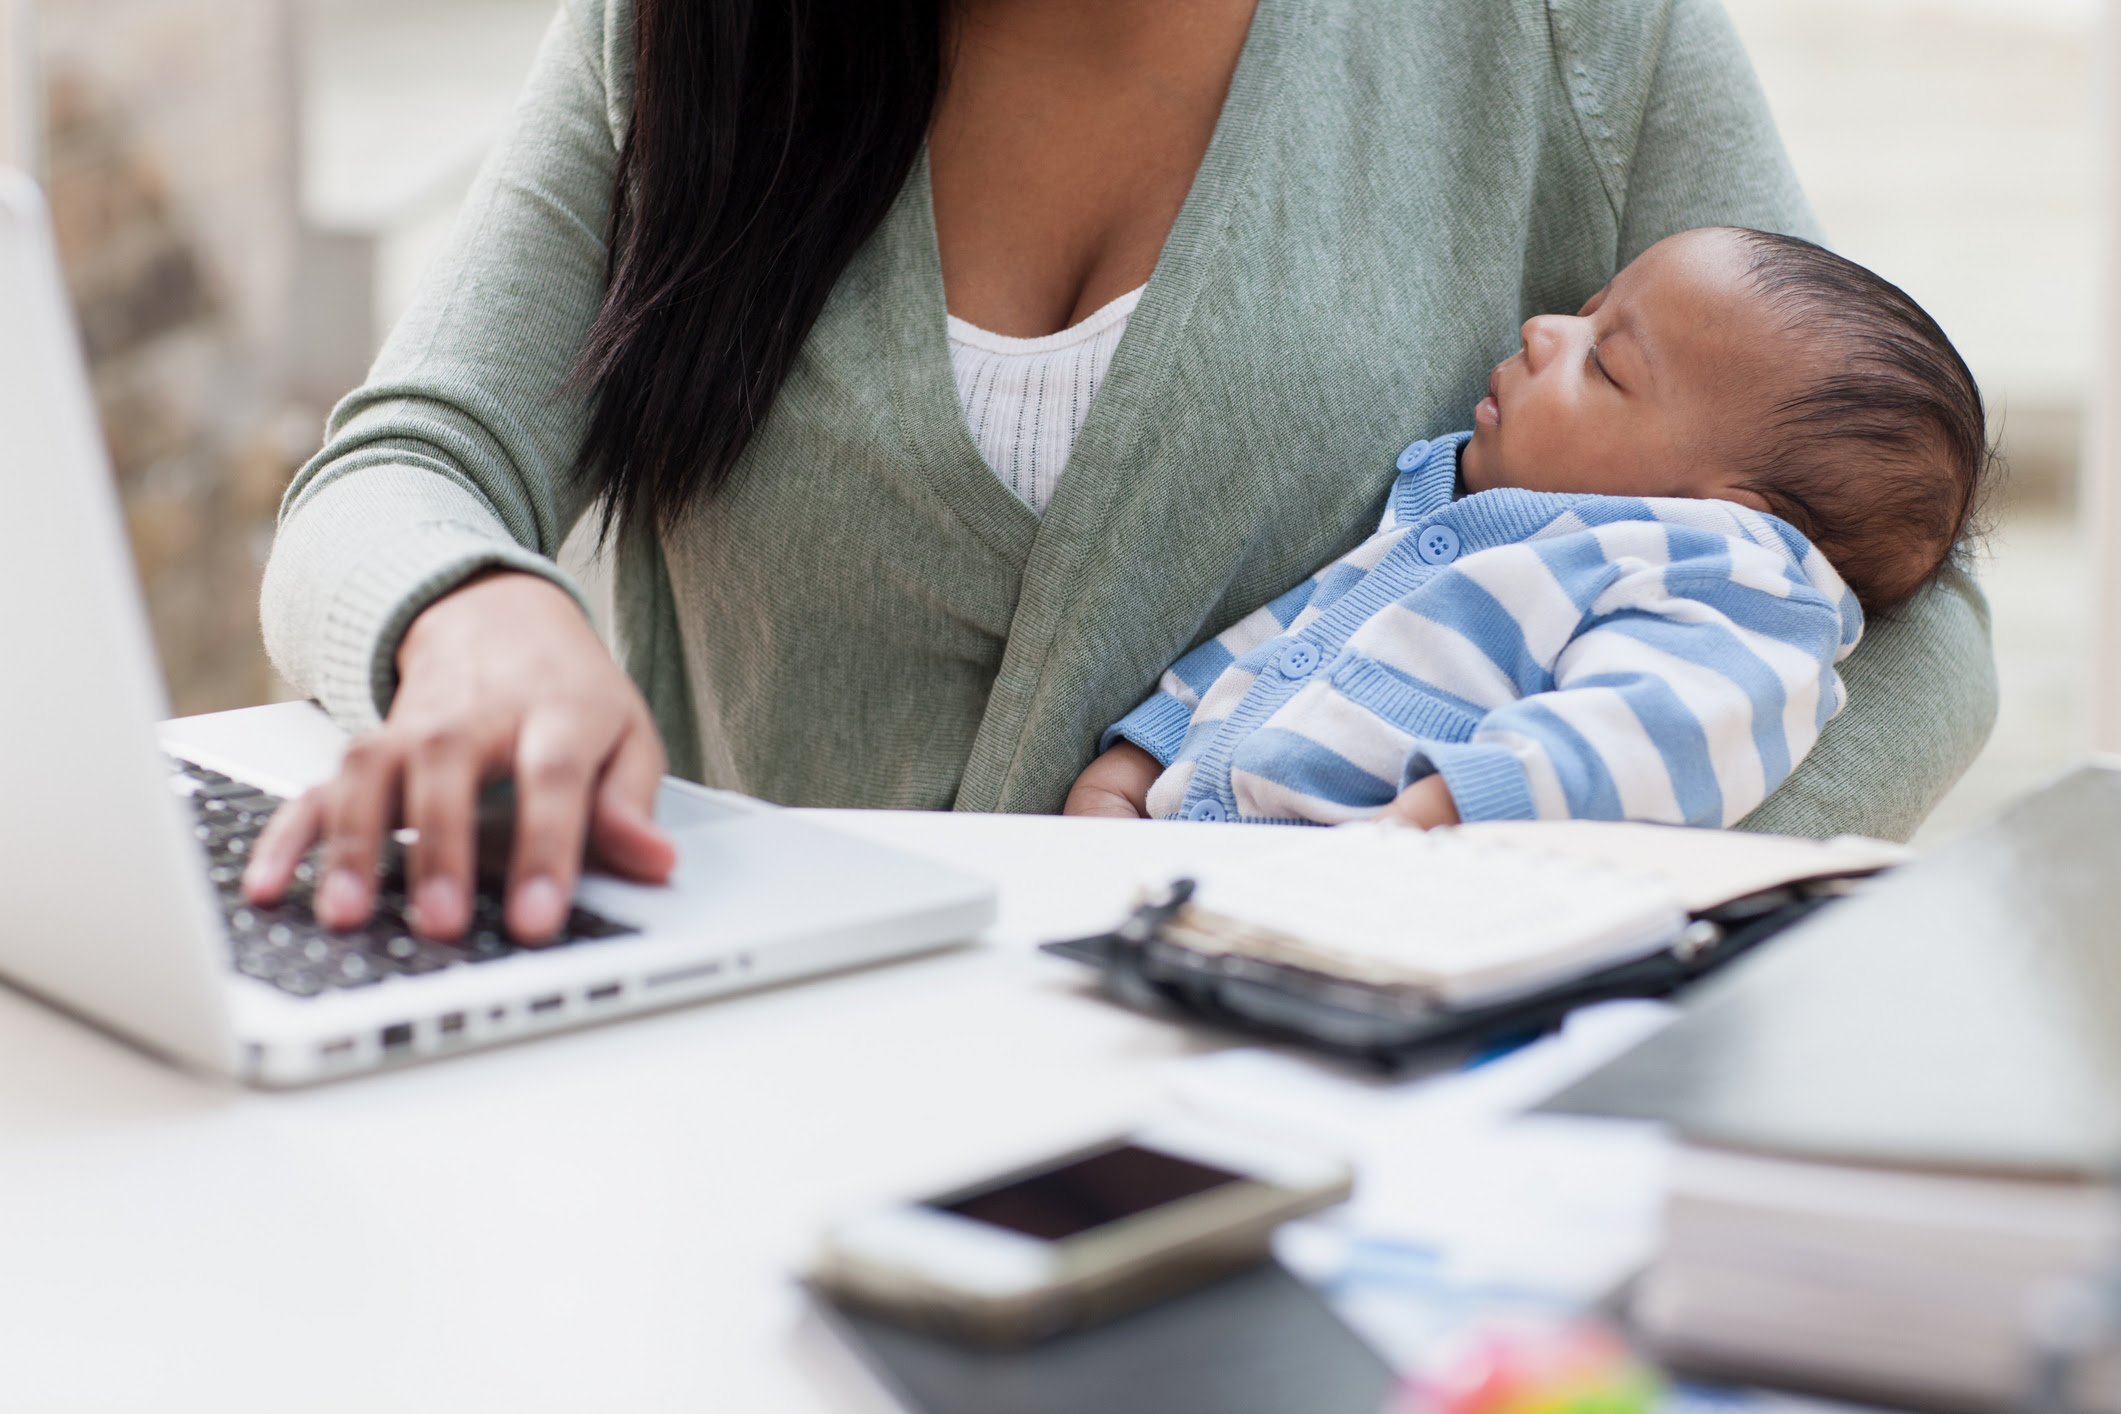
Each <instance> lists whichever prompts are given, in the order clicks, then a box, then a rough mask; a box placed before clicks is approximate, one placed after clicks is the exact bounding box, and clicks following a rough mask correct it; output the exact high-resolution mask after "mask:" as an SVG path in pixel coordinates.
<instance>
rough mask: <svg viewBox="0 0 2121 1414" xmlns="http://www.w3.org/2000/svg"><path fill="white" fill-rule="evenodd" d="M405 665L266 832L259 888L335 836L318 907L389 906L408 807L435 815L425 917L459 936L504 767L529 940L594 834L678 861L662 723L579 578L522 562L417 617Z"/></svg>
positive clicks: (644, 873) (355, 911) (273, 896)
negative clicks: (389, 843)
mask: <svg viewBox="0 0 2121 1414" xmlns="http://www.w3.org/2000/svg"><path fill="white" fill-rule="evenodd" d="M398 679H399V683H398V694H397V698H396V700H395V701H394V702H393V703H392V704H391V708H390V717H389V719H388V720H387V721H386V722H385V723H384V724H383V726H382V728H381V729H380V730H377V731H375V732H372V733H370V734H369V735H367V736H364V737H361V738H359V739H358V740H356V741H355V742H354V743H353V745H352V746H350V747H349V748H347V752H346V759H345V762H344V763H343V764H342V765H341V766H340V768H339V774H338V776H337V777H336V778H335V779H333V780H331V781H328V782H326V783H325V784H323V785H321V786H318V787H316V788H315V789H314V790H311V791H310V792H308V793H307V794H306V795H303V796H302V797H300V798H299V799H296V800H292V801H289V802H288V803H287V804H286V805H284V806H282V807H281V808H280V811H279V813H278V814H276V815H274V816H273V818H272V821H271V823H270V824H268V825H267V826H266V828H265V831H264V833H263V834H261V835H260V836H259V838H258V843H257V846H256V848H255V850H254V852H253V855H252V858H251V863H250V867H249V869H248V870H246V871H245V873H244V876H243V888H244V892H245V893H246V894H247V895H248V896H249V897H250V899H251V900H252V901H253V902H255V903H259V904H271V903H275V902H278V901H279V899H280V898H281V897H282V896H284V895H285V893H286V892H287V888H288V884H289V882H290V881H291V880H292V878H293V875H294V870H295V866H296V865H297V864H298V863H299V862H300V861H301V858H302V855H303V853H304V852H305V851H306V850H307V849H308V848H309V847H310V845H311V844H312V843H313V842H315V841H316V840H318V839H322V840H323V841H324V859H323V865H322V868H321V870H320V872H319V874H318V877H317V887H316V913H317V919H318V921H319V922H321V923H323V924H324V925H325V926H326V927H327V928H334V929H346V928H355V927H358V926H360V925H361V924H363V923H365V922H367V921H368V918H369V915H370V914H371V913H372V912H373V911H374V908H375V894H376V871H377V861H378V859H379V858H380V857H381V852H382V847H383V837H384V835H385V834H386V833H388V832H389V831H390V830H391V829H392V828H393V827H395V826H396V825H398V824H399V823H401V822H402V823H403V824H406V825H410V826H411V827H412V828H413V829H415V830H417V831H418V832H419V839H418V841H417V842H416V843H414V844H413V845H412V846H411V849H410V856H411V857H410V859H409V860H408V861H407V869H406V891H407V894H408V895H409V897H410V899H411V903H412V909H411V914H412V922H413V926H414V927H416V928H417V929H418V930H419V931H420V932H421V933H422V934H423V935H424V936H426V937H429V938H434V939H438V940H448V939H452V938H455V937H458V936H460V935H461V934H462V933H463V932H464V930H465V929H466V928H467V927H468V926H469V925H470V922H471V907H472V893H473V888H474V880H475V877H476V873H475V865H476V860H475V858H474V843H475V830H476V827H477V817H478V799H479V791H480V788H481V787H482V786H484V785H485V784H487V783H488V782H491V781H495V780H499V779H501V778H503V777H513V778H514V781H515V787H516V791H515V795H516V815H515V839H514V849H513V851H512V857H511V859H510V862H509V869H508V883H507V902H506V912H507V920H508V931H509V933H510V935H511V936H513V937H514V938H516V939H517V940H518V941H520V942H525V943H539V942H546V941H549V940H550V939H551V938H552V937H553V935H554V934H555V933H557V932H558V931H559V929H560V927H561V925H562V924H563V923H565V922H566V920H567V914H568V910H569V908H570V907H571V905H572V901H573V897H574V885H575V879H576V876H577V874H578V873H579V872H580V870H581V863H582V855H583V840H584V836H585V834H586V836H587V839H588V841H589V844H590V846H591V848H592V849H593V850H594V852H595V856H596V858H597V861H598V862H599V863H600V864H601V865H603V866H604V867H606V868H608V869H611V870H613V871H614V872H617V873H620V874H624V875H626V876H628V877H630V878H634V879H639V880H641V881H643V882H646V883H659V882H661V881H662V880H664V879H666V878H668V877H669V875H670V871H671V869H672V867H673V866H674V865H675V864H676V860H677V852H676V850H675V848H674V847H673V846H672V845H671V843H670V840H669V838H668V837H667V836H665V835H664V834H663V832H662V831H660V830H658V829H657V828H656V826H655V792H656V785H657V783H658V782H659V781H660V780H661V779H662V775H663V764H664V757H663V743H662V740H661V738H660V737H658V736H657V734H656V728H655V722H654V720H653V719H652V718H651V717H650V716H649V714H648V705H647V703H645V702H643V701H642V700H641V695H640V693H639V692H638V691H637V690H636V689H635V688H634V685H633V683H632V681H631V680H630V679H629V678H627V676H626V674H625V672H624V671H623V670H621V669H620V667H619V665H618V664H617V663H615V662H613V661H612V658H611V654H610V653H609V652H607V651H606V650H605V648H604V644H603V642H602V640H600V639H599V638H598V637H597V635H596V631H595V629H593V628H592V627H591V626H590V624H589V621H588V620H587V619H586V618H584V617H583V615H582V611H581V608H580V607H579V606H578V605H577V604H576V603H575V602H574V601H573V600H572V599H571V598H569V597H568V596H567V594H566V593H565V591H563V590H561V589H559V588H558V587H557V586H555V585H553V584H551V583H550V582H548V581H546V580H543V579H540V578H538V577H537V576H536V575H527V574H519V573H501V574H494V575H488V576H486V577H483V578H480V579H475V580H473V581H471V582H470V583H468V584H466V585H464V586H463V587H462V588H460V589H457V590H455V591H453V592H452V593H450V594H448V595H446V596H444V597H443V598H441V599H438V600H436V601H435V602H434V603H433V604H432V605H430V606H429V607H428V608H427V609H426V610H425V611H424V612H422V613H421V614H420V616H419V617H418V618H416V619H414V620H413V622H412V626H411V627H410V628H408V629H407V630H406V633H405V637H404V640H403V642H402V643H400V645H399V647H398Z"/></svg>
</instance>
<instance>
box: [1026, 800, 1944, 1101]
mask: <svg viewBox="0 0 2121 1414" xmlns="http://www.w3.org/2000/svg"><path fill="white" fill-rule="evenodd" d="M1277 833H1278V836H1279V837H1278V839H1277V840H1276V841H1275V842H1274V843H1273V844H1272V845H1271V847H1266V848H1247V849H1245V850H1243V851H1233V852H1231V855H1230V856H1228V862H1221V861H1219V860H1217V859H1216V858H1215V857H1214V856H1209V857H1208V858H1207V860H1206V861H1205V862H1204V863H1203V865H1202V867H1200V868H1198V869H1196V870H1194V871H1193V872H1192V874H1191V876H1190V877H1189V878H1187V879H1185V880H1179V881H1169V880H1157V881H1148V880H1145V881H1144V884H1145V886H1147V887H1146V888H1145V894H1144V899H1145V901H1144V903H1143V906H1142V907H1141V909H1140V910H1139V911H1137V912H1136V913H1135V914H1134V915H1133V917H1131V918H1129V919H1127V920H1125V921H1124V922H1123V923H1122V924H1121V925H1120V926H1119V927H1117V928H1116V929H1115V930H1114V931H1113V932H1111V933H1109V934H1103V935H1099V936H1098V937H1094V938H1081V939H1073V940H1069V941H1067V942H1062V943H1053V944H1048V945H1047V946H1048V950H1049V951H1051V952H1054V953H1056V954H1058V955H1060V956H1063V957H1068V958H1071V959H1073V960H1075V961H1079V962H1086V963H1089V964H1091V965H1093V966H1097V967H1100V968H1102V969H1104V970H1105V971H1106V972H1107V973H1108V974H1109V979H1108V980H1111V981H1112V982H1113V983H1114V987H1115V990H1116V991H1118V993H1119V994H1120V995H1121V996H1122V997H1124V998H1126V999H1127V1000H1130V1001H1134V1002H1137V1003H1141V1004H1154V1005H1159V1006H1166V1007H1171V1006H1175V1007H1177V1008H1178V1009H1180V1010H1186V1011H1191V1012H1194V1013H1196V1014H1198V1015H1201V1016H1204V1017H1207V1018H1209V1019H1213V1020H1217V1021H1221V1022H1225V1023H1233V1024H1237V1025H1241V1026H1245V1027H1247V1028H1248V1029H1252V1030H1265V1031H1268V1032H1270V1033H1273V1034H1276V1035H1281V1036H1285V1037H1290V1038H1293V1039H1299V1040H1306V1041H1310V1042H1313V1043H1315V1044H1320V1045H1323V1046H1325V1047H1327V1048H1328V1049H1334V1050H1340V1051H1345V1052H1352V1053H1356V1054H1361V1055H1367V1056H1371V1057H1373V1058H1378V1059H1391V1058H1393V1057H1395V1056H1396V1055H1399V1054H1401V1053H1404V1052H1406V1051H1408V1050H1410V1049H1413V1048H1418V1047H1420V1046H1422V1045H1425V1044H1427V1043H1430V1042H1435V1041H1440V1040H1445V1039H1466V1038H1469V1037H1474V1036H1477V1035H1478V1034H1480V1033H1482V1032H1491V1031H1496V1030H1503V1029H1509V1028H1511V1027H1518V1028H1524V1027H1536V1026H1540V1025H1544V1024H1547V1022H1548V1021H1549V1020H1551V1019H1552V1017H1553V1016H1558V1015H1559V1013H1560V1011H1561V1010H1566V1009H1567V1008H1568V1007H1569V1006H1574V1005H1580V1004H1582V1003H1583V1002H1585V1001H1590V1000H1597V999H1599V998H1601V997H1605V996H1645V995H1650V996H1654V995H1661V994H1662V993H1664V992H1668V991H1670V990H1672V988H1673V987H1675V986H1677V985H1679V983H1681V982H1683V981H1685V980H1687V979H1688V978H1690V977H1691V976H1694V975H1697V974H1698V973H1699V972H1700V971H1704V970H1706V969H1707V968H1709V967H1711V966H1714V965H1716V964H1717V963H1719V962H1720V961H1722V960H1724V959H1725V958H1727V957H1729V956H1735V955H1736V953H1737V952H1738V951H1742V950H1743V949H1744V948H1746V947H1749V946H1751V945H1752V944H1753V943H1755V942H1757V941H1759V939H1760V938H1761V937H1764V936H1765V935H1766V933H1768V932H1770V931H1773V929H1774V928H1775V927H1779V926H1780V925H1781V924H1783V923H1786V922H1788V921H1790V919H1791V918H1792V917H1794V916H1795V914H1796V913H1797V912H1801V911H1804V910H1808V909H1810V908H1814V907H1817V906H1818V902H1819V900H1818V897H1817V895H1818V894H1819V892H1820V890H1819V889H1818V888H1817V887H1816V885H1817V884H1818V882H1819V881H1824V880H1840V879H1845V878H1848V877H1851V876H1857V875H1863V874H1870V873H1874V872H1876V871H1878V870H1880V869H1884V868H1888V867H1890V866H1893V865H1896V864H1899V863H1901V862H1903V861H1904V860H1906V859H1907V858H1908V857H1909V855H1908V852H1907V851H1906V850H1905V849H1903V848H1901V847H1900V846H1898V845H1891V844H1886V843H1883V842H1881V841H1878V840H1869V839H1860V838H1856V837H1842V838H1839V839H1834V840H1826V841H1818V840H1801V839H1792V838H1788V837H1783V836H1773V835H1755V834H1745V833H1739V832H1734V831H1709V830H1690V829H1679V828H1673V827H1666V826H1658V825H1629V824H1603V823H1593V822H1579V821H1568V822H1553V823H1520V822H1499V823H1492V824H1476V825H1464V826H1458V827H1455V828H1452V829H1444V830H1431V831H1427V832H1423V831H1419V830H1412V829H1406V828H1401V827H1395V826H1386V825H1361V826H1343V827H1341V828H1338V829H1331V830H1289V831H1286V832H1277ZM1557 1008H1558V1010H1557Z"/></svg>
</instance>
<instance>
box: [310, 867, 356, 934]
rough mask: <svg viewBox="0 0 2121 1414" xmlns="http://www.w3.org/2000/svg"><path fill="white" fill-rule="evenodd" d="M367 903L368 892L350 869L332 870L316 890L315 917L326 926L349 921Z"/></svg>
mask: <svg viewBox="0 0 2121 1414" xmlns="http://www.w3.org/2000/svg"><path fill="white" fill-rule="evenodd" d="M367 903H368V891H367V890H366V889H364V888H362V887H361V880H360V877H359V876H358V875H356V874H355V873H354V872H353V870H351V869H334V870H332V871H331V872H330V873H329V874H326V875H325V876H324V883H323V886H322V887H321V888H319V889H318V890H317V916H318V917H319V918H321V919H323V920H324V921H325V922H326V923H327V924H329V923H331V922H332V921H333V920H335V919H345V920H349V921H350V920H351V919H352V918H353V917H354V916H355V915H356V914H358V913H360V911H361V909H362V908H363V907H364V906H365V905H366V904H367Z"/></svg>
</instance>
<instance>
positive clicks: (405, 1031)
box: [382, 1021, 412, 1051]
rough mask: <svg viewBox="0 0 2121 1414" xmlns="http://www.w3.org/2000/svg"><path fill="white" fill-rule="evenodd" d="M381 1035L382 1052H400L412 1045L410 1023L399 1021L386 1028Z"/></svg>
mask: <svg viewBox="0 0 2121 1414" xmlns="http://www.w3.org/2000/svg"><path fill="white" fill-rule="evenodd" d="M382 1035H383V1049H384V1050H386V1051H402V1050H404V1049H405V1048H406V1047H407V1046H410V1045H411V1044H412V1023H411V1022H409V1021H400V1022H398V1023H397V1024H395V1025H393V1026H386V1027H384V1028H383V1033H382Z"/></svg>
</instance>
